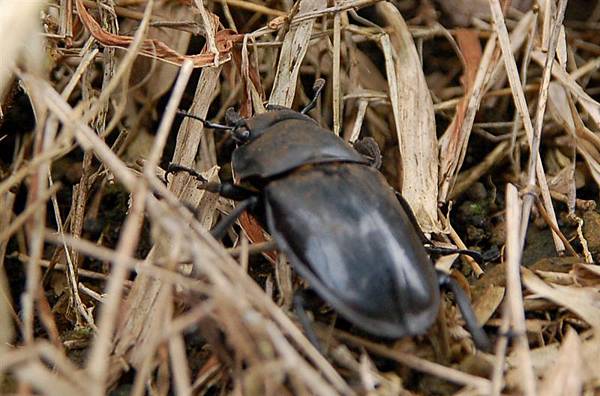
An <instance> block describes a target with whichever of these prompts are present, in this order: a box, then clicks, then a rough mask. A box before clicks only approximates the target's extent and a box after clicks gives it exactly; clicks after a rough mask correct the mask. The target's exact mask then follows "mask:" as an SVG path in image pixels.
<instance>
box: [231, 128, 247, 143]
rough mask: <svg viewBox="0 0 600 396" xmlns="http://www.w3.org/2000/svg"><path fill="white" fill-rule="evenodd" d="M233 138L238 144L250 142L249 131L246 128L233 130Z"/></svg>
mask: <svg viewBox="0 0 600 396" xmlns="http://www.w3.org/2000/svg"><path fill="white" fill-rule="evenodd" d="M233 138H234V139H235V140H236V141H238V142H239V143H246V142H247V141H248V140H250V131H249V130H248V129H247V128H244V127H242V128H235V129H234V130H233Z"/></svg>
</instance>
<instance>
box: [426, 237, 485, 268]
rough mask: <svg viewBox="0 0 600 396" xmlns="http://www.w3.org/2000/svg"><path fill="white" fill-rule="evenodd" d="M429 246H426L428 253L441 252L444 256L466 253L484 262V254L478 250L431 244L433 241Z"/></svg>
mask: <svg viewBox="0 0 600 396" xmlns="http://www.w3.org/2000/svg"><path fill="white" fill-rule="evenodd" d="M428 245H429V246H425V250H427V253H429V254H439V255H442V256H446V255H449V254H455V253H458V254H464V255H465V256H470V257H472V258H473V259H474V260H475V261H477V263H478V264H483V262H484V259H483V256H482V255H481V253H479V252H478V251H475V250H469V249H455V248H446V247H441V246H433V245H431V242H429V243H428Z"/></svg>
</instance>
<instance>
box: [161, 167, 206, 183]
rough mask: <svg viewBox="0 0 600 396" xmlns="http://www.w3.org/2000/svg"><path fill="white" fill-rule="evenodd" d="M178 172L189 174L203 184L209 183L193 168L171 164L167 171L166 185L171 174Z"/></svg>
mask: <svg viewBox="0 0 600 396" xmlns="http://www.w3.org/2000/svg"><path fill="white" fill-rule="evenodd" d="M177 172H187V173H188V174H189V175H190V176H193V177H195V178H196V179H198V180H199V181H200V182H202V183H206V182H207V181H208V180H206V179H205V178H204V177H203V176H202V175H201V174H200V173H198V172H196V171H195V170H193V169H192V168H188V167H187V166H183V165H177V164H169V166H167V169H166V170H165V183H168V177H169V175H170V174H171V173H177Z"/></svg>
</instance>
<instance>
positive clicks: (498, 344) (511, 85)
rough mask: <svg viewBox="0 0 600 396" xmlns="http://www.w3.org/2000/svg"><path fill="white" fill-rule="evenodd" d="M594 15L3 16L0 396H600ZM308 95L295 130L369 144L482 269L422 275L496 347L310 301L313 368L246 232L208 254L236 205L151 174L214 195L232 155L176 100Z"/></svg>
mask: <svg viewBox="0 0 600 396" xmlns="http://www.w3.org/2000/svg"><path fill="white" fill-rule="evenodd" d="M596 3H597V2H596V1H584V0H580V1H576V0H572V1H570V2H569V4H568V5H567V0H556V1H554V0H545V1H544V0H537V1H536V0H530V1H527V0H523V1H518V0H513V1H512V4H511V2H510V1H501V0H489V1H488V0H477V1H460V0H444V1H440V2H434V1H431V0H421V1H410V0H402V1H390V2H387V1H378V0H339V1H333V0H330V1H329V2H327V1H325V0H298V1H296V2H293V1H292V0H270V1H258V0H257V1H254V0H252V1H241V0H208V1H205V2H202V1H201V0H194V1H192V0H97V1H90V0H50V1H48V2H47V3H46V2H44V1H41V0H28V1H17V0H0V53H1V54H2V55H1V56H0V110H1V113H0V145H1V146H0V147H1V151H0V153H1V156H0V209H1V211H0V294H1V298H0V393H1V394H14V393H18V394H22V395H26V394H49V395H81V394H85V395H95V396H99V395H103V394H107V393H109V392H114V393H113V394H115V395H116V394H134V395H141V394H153V395H167V394H178V395H188V394H206V393H208V394H229V393H232V394H249V395H254V394H278V395H279V394H321V395H333V394H344V395H345V394H367V393H368V394H386V395H387V394H390V395H396V394H455V393H460V394H461V395H471V394H501V393H502V394H526V395H534V394H544V395H563V394H569V395H572V394H579V393H585V394H595V393H597V391H598V389H599V388H600V367H599V366H598V364H597V363H596V359H597V357H598V355H599V354H600V334H598V333H597V332H598V331H600V294H599V293H598V289H599V288H600V270H599V269H598V267H596V264H595V260H596V257H597V254H598V253H600V215H599V214H598V213H597V212H596V211H595V204H596V201H597V200H598V198H599V196H598V192H599V188H598V183H600V135H599V133H598V131H600V103H599V102H598V101H597V100H596V98H597V97H598V94H600V90H599V89H598V87H599V86H600V85H599V84H598V83H599V82H600V75H599V74H598V70H597V69H598V67H599V66H600V62H599V61H598V55H600V39H599V36H598V35H597V32H598V29H600V22H599V21H600V3H598V5H597V4H596ZM319 77H323V78H325V79H326V81H327V87H326V90H325V94H324V96H323V97H322V99H321V100H320V101H319V105H318V106H317V108H316V109H315V110H313V111H312V112H311V116H313V117H314V118H316V119H317V120H319V122H320V123H321V124H322V125H326V126H327V127H328V128H330V129H331V130H333V131H334V133H336V134H339V135H341V136H343V138H344V139H346V140H347V141H349V142H354V141H356V140H357V139H358V138H359V137H364V136H371V137H373V138H374V139H375V140H376V141H377V142H378V143H379V145H380V147H381V149H382V153H383V156H384V164H383V167H382V172H383V173H384V174H385V175H386V177H387V178H388V180H389V181H390V184H392V185H393V186H395V187H396V188H398V189H401V190H402V192H403V194H404V196H405V197H406V198H407V200H408V201H409V202H410V204H411V206H412V207H413V209H414V211H415V213H416V215H417V218H418V221H419V223H420V225H421V227H422V228H423V229H424V230H425V231H426V232H428V233H430V234H431V235H432V236H433V238H434V239H435V240H436V241H437V242H439V243H440V244H441V245H445V246H458V247H460V248H464V247H469V248H476V249H479V250H481V251H482V252H483V253H484V254H485V255H486V257H487V258H488V261H487V262H486V263H485V265H483V266H480V265H478V264H477V263H476V262H475V261H473V260H472V259H469V258H466V257H465V258H457V257H455V256H452V257H446V258H441V259H439V260H438V262H437V263H436V265H437V266H438V267H439V268H445V269H448V270H450V267H451V266H453V268H454V269H453V270H452V274H453V276H454V277H455V278H456V279H457V280H458V281H459V282H460V283H461V284H462V286H463V287H464V288H465V290H468V291H469V292H470V296H471V299H472V302H473V305H474V307H475V311H476V314H477V317H478V320H479V321H480V322H481V323H485V324H486V331H487V332H488V334H490V336H491V337H492V340H493V341H494V343H495V350H494V351H493V353H491V354H486V353H482V352H479V351H476V350H475V348H474V346H473V343H472V341H471V339H470V336H469V334H468V333H467V332H466V331H465V329H464V323H463V321H462V319H461V317H460V314H459V313H458V311H457V309H456V306H455V304H454V301H453V300H452V296H445V297H444V303H443V309H442V310H441V312H440V315H439V319H438V320H437V322H436V324H435V325H434V326H433V327H432V328H431V329H430V331H429V332H428V333H427V334H425V335H423V336H420V337H413V338H407V339H402V340H396V341H385V340H379V339H374V338H370V337H368V336H365V335H364V334H361V333H359V332H357V331H356V330H355V329H353V328H352V326H351V325H350V324H348V323H347V322H345V321H344V320H343V319H341V318H337V317H336V315H335V313H334V312H333V311H332V310H331V309H329V308H327V306H325V305H324V304H323V302H322V301H320V300H318V299H315V302H314V304H313V310H312V311H313V313H314V317H315V325H314V326H315V330H316V332H317V335H318V337H319V338H320V340H321V343H322V345H323V346H324V348H325V351H323V353H321V352H319V351H318V350H317V349H315V348H314V347H313V345H312V344H311V343H310V342H308V341H307V339H306V338H305V335H304V334H303V331H302V330H301V327H300V326H299V325H298V323H297V319H296V316H295V315H294V314H293V312H292V310H291V309H290V308H291V305H292V296H293V293H294V291H295V290H298V289H302V288H304V287H306V285H305V283H304V282H303V281H302V280H301V279H299V278H298V277H297V276H296V275H295V274H294V272H293V270H292V269H290V267H289V266H288V264H287V262H286V259H285V257H284V256H282V255H280V254H278V253H277V252H276V251H273V250H265V246H267V247H269V246H271V248H272V245H269V244H268V243H265V241H267V239H268V235H266V234H265V233H264V232H263V230H262V228H260V226H259V225H258V224H257V223H256V221H255V220H253V219H252V218H251V217H250V216H248V215H245V216H243V217H242V218H241V220H240V222H239V224H238V225H236V227H235V228H234V229H232V230H231V231H230V232H229V235H228V237H227V238H226V241H225V242H226V244H225V246H224V245H223V244H221V243H220V242H217V241H215V240H214V239H213V238H212V237H211V236H210V234H209V233H208V232H207V230H209V229H210V228H211V227H212V226H213V225H214V224H215V222H216V221H217V220H218V219H219V218H220V216H221V215H222V214H223V213H227V212H229V211H230V210H231V208H232V202H230V201H228V200H225V199H222V198H218V197H216V196H215V195H214V194H211V193H207V192H205V191H202V190H200V189H198V188H197V187H198V182H197V181H196V180H195V179H193V178H191V177H190V176H189V175H187V174H186V173H177V174H175V175H173V176H171V177H169V180H168V182H167V183H165V182H164V180H163V177H164V170H163V169H165V167H166V165H167V164H168V163H169V162H173V163H177V164H180V165H184V166H188V167H192V168H194V169H196V170H197V171H199V172H202V173H203V174H204V175H205V176H206V177H207V178H208V179H210V180H217V179H219V178H220V179H229V178H231V169H230V167H229V165H228V158H229V157H230V154H231V151H232V149H233V146H232V143H231V141H230V140H228V139H226V138H223V136H221V135H219V134H216V133H213V131H210V130H205V129H203V128H202V126H201V125H200V123H198V122H196V121H190V120H188V119H186V120H181V119H180V118H179V117H176V110H177V109H178V108H184V109H189V111H191V112H193V113H195V114H197V115H199V116H201V117H208V118H209V119H211V120H213V121H222V120H223V117H224V114H225V110H226V109H227V108H228V107H231V106H234V107H235V108H237V109H239V111H240V113H241V114H242V115H243V116H246V117H248V116H251V115H252V114H254V113H256V112H262V111H264V109H265V105H266V104H267V103H269V104H275V105H283V106H287V107H292V108H295V109H298V108H300V107H302V106H303V105H304V104H306V103H307V101H308V100H309V97H310V96H311V94H312V93H311V90H310V87H311V86H312V83H313V82H314V81H315V79H316V78H319ZM340 199H344V197H340ZM524 241H526V242H524ZM261 252H262V254H260V253H261ZM257 253H258V254H257Z"/></svg>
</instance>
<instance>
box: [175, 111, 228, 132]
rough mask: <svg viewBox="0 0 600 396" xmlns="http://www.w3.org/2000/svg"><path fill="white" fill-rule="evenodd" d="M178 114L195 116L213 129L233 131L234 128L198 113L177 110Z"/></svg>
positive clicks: (205, 125)
mask: <svg viewBox="0 0 600 396" xmlns="http://www.w3.org/2000/svg"><path fill="white" fill-rule="evenodd" d="M177 114H179V115H182V116H184V117H189V118H193V119H194V120H198V121H200V122H201V123H202V125H204V127H205V128H212V129H217V130H221V131H231V130H232V129H233V127H230V126H227V125H222V124H217V123H214V122H210V121H207V120H205V119H204V118H202V117H198V116H197V115H194V114H192V113H188V112H187V111H183V110H177Z"/></svg>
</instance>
